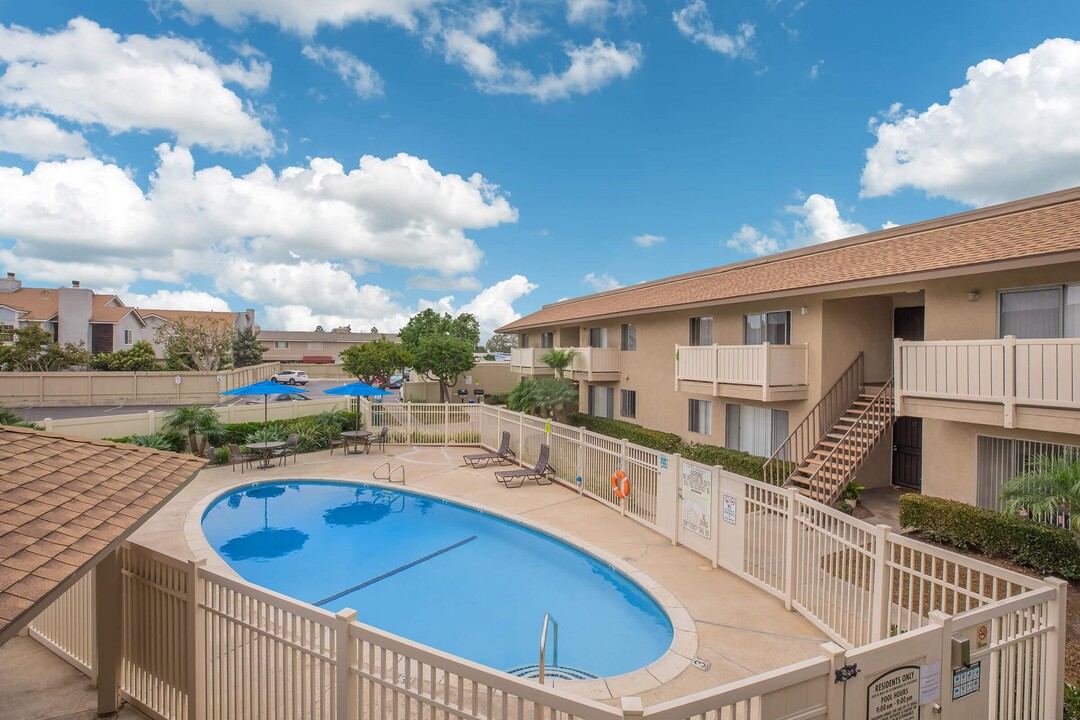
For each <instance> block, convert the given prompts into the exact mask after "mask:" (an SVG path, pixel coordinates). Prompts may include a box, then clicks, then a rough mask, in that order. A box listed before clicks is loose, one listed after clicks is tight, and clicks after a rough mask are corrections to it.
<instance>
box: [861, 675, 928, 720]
mask: <svg viewBox="0 0 1080 720" xmlns="http://www.w3.org/2000/svg"><path fill="white" fill-rule="evenodd" d="M866 717H867V720H919V666H918V665H908V666H905V667H899V668H896V669H895V670H890V671H889V672H887V673H885V674H884V675H882V676H881V677H879V678H878V679H876V680H873V681H872V682H871V683H870V684H869V685H868V686H867V688H866Z"/></svg>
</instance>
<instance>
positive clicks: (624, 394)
mask: <svg viewBox="0 0 1080 720" xmlns="http://www.w3.org/2000/svg"><path fill="white" fill-rule="evenodd" d="M623 327H626V326H625V325H624V326H623ZM619 417H624V418H635V417H637V391H636V390H620V391H619Z"/></svg>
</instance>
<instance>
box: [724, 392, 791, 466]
mask: <svg viewBox="0 0 1080 720" xmlns="http://www.w3.org/2000/svg"><path fill="white" fill-rule="evenodd" d="M744 409H750V410H751V412H752V413H755V414H756V413H759V412H766V413H768V415H767V417H768V422H767V431H766V432H767V437H765V438H763V439H762V443H763V445H764V449H765V450H768V452H763V451H761V450H762V448H754V447H749V448H747V447H746V446H745V445H744V444H743V442H742V438H743V435H744V433H743V423H742V420H743V410H744ZM733 410H735V411H737V412H736V413H733V412H732V411H733ZM778 413H783V414H784V416H785V417H786V421H785V423H784V428H783V429H782V430H781V431H780V432H777V431H776V423H777V419H778ZM732 414H737V415H738V416H739V419H738V421H737V423H733V422H732ZM751 427H753V426H751ZM790 427H791V413H790V412H788V411H787V410H782V409H780V408H771V407H765V406H762V405H746V404H742V403H725V406H724V447H726V448H730V449H731V450H740V451H743V452H748V453H750V454H752V455H757V456H758V457H769V456H770V455H772V454H773V452H775V451H776V449H777V448H778V447H779V446H780V444H781V443H782V442H784V440H786V439H787V436H788V432H789V430H790ZM733 432H734V433H735V438H736V439H735V441H734V442H732V433H733ZM746 434H749V433H746Z"/></svg>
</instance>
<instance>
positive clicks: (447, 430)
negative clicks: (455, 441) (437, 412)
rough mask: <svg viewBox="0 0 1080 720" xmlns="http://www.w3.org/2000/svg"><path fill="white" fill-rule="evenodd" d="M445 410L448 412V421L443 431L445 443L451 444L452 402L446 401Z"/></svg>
mask: <svg viewBox="0 0 1080 720" xmlns="http://www.w3.org/2000/svg"><path fill="white" fill-rule="evenodd" d="M443 410H444V411H445V412H446V422H445V425H444V428H445V430H444V431H443V445H449V444H450V403H446V407H444V408H443Z"/></svg>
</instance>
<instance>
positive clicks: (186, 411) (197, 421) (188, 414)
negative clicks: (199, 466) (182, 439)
mask: <svg viewBox="0 0 1080 720" xmlns="http://www.w3.org/2000/svg"><path fill="white" fill-rule="evenodd" d="M164 428H165V429H166V430H171V431H173V432H178V433H184V434H186V435H187V438H188V449H190V450H191V452H193V453H195V454H196V455H202V454H203V453H204V452H206V443H207V441H210V442H217V441H218V440H219V439H221V437H222V434H223V433H224V428H223V427H222V425H221V418H220V417H218V414H217V413H216V412H215V411H214V409H213V408H208V407H201V406H199V405H192V406H191V407H178V408H174V409H173V410H170V411H169V414H168V415H166V416H165V423H164Z"/></svg>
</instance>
